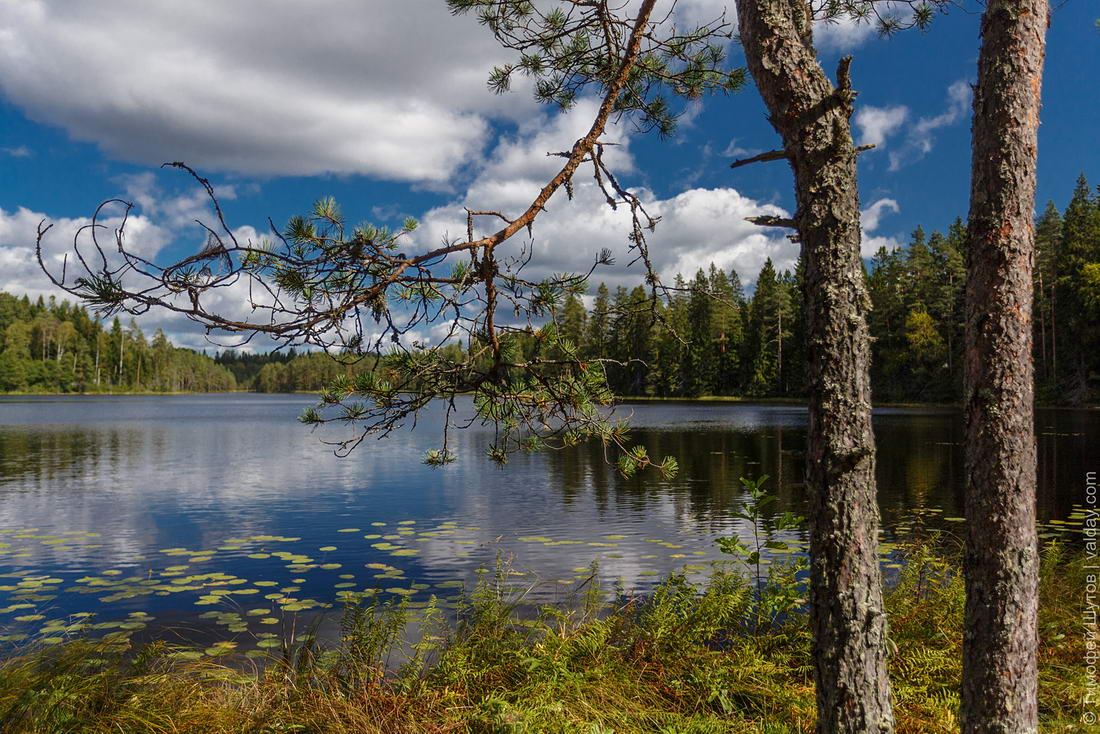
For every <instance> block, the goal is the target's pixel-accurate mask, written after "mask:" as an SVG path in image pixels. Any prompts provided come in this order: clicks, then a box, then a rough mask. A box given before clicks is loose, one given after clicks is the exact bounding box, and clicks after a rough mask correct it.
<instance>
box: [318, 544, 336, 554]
mask: <svg viewBox="0 0 1100 734" xmlns="http://www.w3.org/2000/svg"><path fill="white" fill-rule="evenodd" d="M317 550H322V551H325V552H326V553H327V552H329V551H334V550H336V546H334V545H323V546H321V547H320V548H318V549H317Z"/></svg>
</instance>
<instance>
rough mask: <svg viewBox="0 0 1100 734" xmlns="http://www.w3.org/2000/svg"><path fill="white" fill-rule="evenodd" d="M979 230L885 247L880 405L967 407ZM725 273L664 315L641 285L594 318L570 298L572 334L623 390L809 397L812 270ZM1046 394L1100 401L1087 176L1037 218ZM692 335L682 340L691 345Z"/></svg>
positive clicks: (879, 295) (1096, 272)
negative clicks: (972, 256) (965, 379)
mask: <svg viewBox="0 0 1100 734" xmlns="http://www.w3.org/2000/svg"><path fill="white" fill-rule="evenodd" d="M965 242H966V225H965V223H964V222H963V221H962V220H961V219H956V220H955V221H954V222H953V223H952V224H951V225H950V226H949V227H948V228H947V230H946V231H945V232H931V233H928V232H926V231H925V230H923V229H922V228H919V227H918V228H917V229H916V231H914V232H913V233H912V235H911V236H910V240H909V242H908V244H907V246H905V247H903V248H900V249H897V250H894V251H887V250H886V249H885V248H880V249H879V251H878V252H876V253H875V254H874V256H873V257H872V258H871V260H870V264H869V267H868V269H867V283H868V290H869V293H870V297H871V302H872V307H871V312H870V330H871V338H872V349H873V360H872V362H871V379H872V386H873V394H874V396H875V400H876V401H882V402H957V401H958V400H960V399H961V396H962V370H963V360H962V353H963V328H964V325H965V324H964V295H965V271H966V248H965ZM741 283H742V281H741V277H740V275H739V274H738V273H737V272H733V271H731V272H729V273H727V272H723V271H722V270H719V269H717V268H715V267H714V266H713V265H711V266H710V268H709V269H707V270H699V271H698V272H697V273H696V274H695V276H694V277H693V278H692V279H691V280H690V281H683V280H677V281H676V282H675V283H674V284H673V287H672V288H671V289H670V291H671V292H672V293H673V298H672V299H671V303H670V304H668V305H667V306H665V305H659V310H658V313H657V314H656V318H655V316H654V312H653V309H652V308H651V306H650V299H649V293H648V291H647V290H646V289H645V288H644V287H643V286H641V285H638V286H637V287H635V288H633V289H628V288H625V287H620V288H618V289H616V291H615V292H614V293H612V292H609V290H608V289H607V288H606V287H605V286H603V285H601V286H600V287H599V289H598V290H597V292H596V295H595V299H594V302H593V304H592V307H591V308H590V309H585V307H584V305H583V302H582V300H581V299H580V298H578V297H576V296H571V297H569V298H568V299H567V300H566V302H565V304H564V307H563V308H561V309H560V310H559V313H558V314H557V317H558V324H559V328H561V329H562V330H563V332H564V334H565V336H566V337H567V338H569V339H570V340H571V341H572V342H574V343H575V344H577V345H579V348H580V351H581V354H582V355H584V356H587V357H589V358H596V357H608V358H611V359H613V360H617V361H621V362H624V363H626V364H624V365H623V366H619V365H614V364H612V365H610V366H609V367H608V378H609V381H610V383H611V388H612V390H613V391H614V392H615V393H616V394H620V395H633V396H654V397H699V396H705V395H730V396H744V397H787V398H800V397H803V396H804V390H805V387H804V379H803V365H804V364H805V350H806V345H805V338H804V334H803V317H802V313H801V303H802V298H801V292H800V289H801V273H800V268H798V267H796V268H795V269H794V271H793V272H792V271H783V272H777V271H776V269H775V267H774V266H773V264H772V263H771V261H770V260H769V261H768V262H766V263H765V264H764V267H763V268H762V269H761V271H760V273H759V275H758V277H757V280H756V288H755V291H754V292H753V293H752V294H751V295H747V294H746V293H745V291H744V289H743V288H742V284H741ZM1034 296H1035V320H1034V321H1035V335H1034V344H1035V350H1034V354H1035V368H1036V395H1037V396H1038V398H1039V400H1040V401H1041V402H1044V403H1053V404H1081V403H1084V402H1090V401H1095V400H1096V399H1097V396H1098V394H1100V193H1098V192H1097V191H1094V190H1092V189H1090V187H1089V184H1088V182H1087V181H1086V180H1085V177H1084V176H1081V177H1080V178H1079V179H1078V181H1077V186H1076V188H1075V190H1074V193H1073V197H1072V199H1071V200H1070V202H1069V203H1068V205H1067V206H1066V207H1065V209H1064V210H1062V211H1059V210H1058V208H1057V207H1056V206H1055V205H1054V203H1053V202H1048V203H1047V205H1046V208H1045V209H1044V211H1043V212H1042V214H1041V215H1039V217H1037V219H1036V267H1035V292H1034ZM678 336H679V337H683V338H678Z"/></svg>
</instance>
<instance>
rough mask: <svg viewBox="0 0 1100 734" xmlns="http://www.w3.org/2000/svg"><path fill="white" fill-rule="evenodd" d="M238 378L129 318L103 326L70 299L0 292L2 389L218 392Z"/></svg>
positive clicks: (0, 373) (228, 386)
mask: <svg viewBox="0 0 1100 734" xmlns="http://www.w3.org/2000/svg"><path fill="white" fill-rule="evenodd" d="M235 387H236V381H235V380H234V379H233V375H232V373H230V372H229V371H228V370H227V369H225V368H224V367H222V366H220V365H218V364H216V363H215V362H214V361H213V360H212V359H210V358H209V357H206V356H205V355H202V354H199V353H198V352H195V351H192V350H190V349H182V348H180V347H176V346H173V345H172V344H171V342H169V341H168V338H167V337H166V336H165V335H164V333H163V332H162V331H161V330H159V329H158V330H157V331H156V333H155V334H154V335H153V338H152V339H151V340H150V339H147V338H146V337H145V335H144V334H143V333H142V331H141V329H139V328H138V327H137V325H136V324H135V323H134V322H133V321H132V320H131V322H130V323H129V325H127V326H123V324H122V323H121V322H120V321H119V320H118V319H117V318H116V319H114V320H113V321H112V322H111V323H110V325H109V326H107V327H106V328H105V327H104V325H103V324H101V323H100V322H98V321H96V320H95V319H93V318H92V317H91V316H90V315H89V314H88V312H87V311H85V310H84V309H82V308H80V307H77V306H73V305H71V304H70V303H69V302H68V301H62V302H60V303H57V302H56V301H55V300H54V299H53V298H51V299H50V300H49V301H48V302H46V301H44V300H43V299H41V298H39V299H38V300H37V301H35V302H32V301H31V300H30V299H28V298H27V297H26V296H24V297H22V298H18V297H16V296H13V295H10V294H7V293H0V392H128V391H134V392H143V391H150V392H215V391H222V390H232V389H234V388H235Z"/></svg>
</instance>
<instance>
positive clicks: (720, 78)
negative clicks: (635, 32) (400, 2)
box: [447, 0, 746, 135]
mask: <svg viewBox="0 0 1100 734" xmlns="http://www.w3.org/2000/svg"><path fill="white" fill-rule="evenodd" d="M447 5H448V6H449V7H450V9H451V12H452V13H455V14H464V13H471V12H472V13H475V14H476V16H477V19H478V22H479V23H481V24H482V25H484V26H486V27H487V28H488V29H489V30H490V31H491V32H492V33H493V35H494V36H496V38H497V41H499V42H500V44H501V45H502V46H504V47H505V48H507V49H511V50H513V51H516V52H518V53H519V58H518V60H516V61H513V62H511V63H508V64H504V65H502V66H497V67H495V68H494V69H493V70H492V72H491V73H490V75H489V80H488V85H489V88H490V89H491V90H493V91H494V92H496V93H497V94H503V93H505V92H507V91H509V90H510V89H511V86H512V80H513V79H514V78H515V77H516V76H517V75H519V76H523V77H527V78H530V79H533V80H534V95H535V99H536V100H538V101H539V102H541V103H543V104H552V105H556V106H557V107H559V108H561V109H568V108H569V107H571V106H572V105H573V104H574V103H575V102H576V100H577V99H578V98H579V97H580V96H581V95H582V94H583V93H585V92H586V91H589V90H591V91H593V92H594V93H596V94H597V95H600V96H602V95H604V94H606V93H607V91H608V90H609V85H610V83H611V81H612V80H613V79H614V78H615V76H616V75H617V74H618V72H619V70H620V68H621V67H622V49H623V47H624V46H625V45H626V41H627V40H628V39H629V37H630V34H631V31H632V29H633V25H634V22H635V21H634V19H633V18H631V17H629V16H625V15H621V14H620V13H619V12H618V11H619V10H621V8H620V7H618V6H616V5H615V4H613V3H607V2H602V1H601V2H592V3H573V2H566V3H551V4H542V3H532V2H528V1H527V0H447ZM731 37H732V27H731V26H730V24H729V23H728V22H727V21H726V19H725V18H724V17H720V18H718V19H717V20H715V21H714V22H712V23H709V24H706V25H702V26H696V27H689V28H682V27H678V26H677V25H676V24H675V22H674V17H673V16H672V14H669V15H668V16H667V17H661V18H659V19H651V20H650V21H649V22H648V23H647V24H646V26H645V28H644V33H643V35H642V36H641V43H642V46H641V49H640V53H639V57H638V61H637V63H635V64H634V65H633V67H632V68H631V69H630V72H629V75H628V77H627V81H626V85H625V86H624V88H623V89H622V91H621V92H620V93H619V95H618V97H617V98H616V100H615V105H614V111H615V112H616V113H619V114H624V113H625V114H629V115H631V116H634V117H635V118H636V119H637V120H638V123H639V125H640V126H641V127H643V128H645V129H651V128H655V129H656V130H657V131H658V132H659V133H660V134H661V135H671V134H672V133H673V132H674V131H675V127H676V119H677V117H679V116H680V114H682V111H678V110H677V109H675V106H674V105H673V104H672V103H670V101H669V99H668V97H667V95H668V94H671V95H672V96H673V97H678V98H685V99H695V98H697V97H699V96H701V95H703V94H706V93H708V92H713V91H720V92H724V93H728V92H733V91H736V90H738V89H740V88H741V87H742V86H744V84H745V81H746V75H745V70H744V69H743V68H740V67H732V66H729V65H728V59H727V54H726V46H727V43H725V42H724V41H726V40H727V39H729V38H731Z"/></svg>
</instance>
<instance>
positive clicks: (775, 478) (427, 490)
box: [0, 394, 1100, 644]
mask: <svg viewBox="0 0 1100 734" xmlns="http://www.w3.org/2000/svg"><path fill="white" fill-rule="evenodd" d="M314 402H315V400H314V398H313V397H312V396H301V395H258V394H217V395H187V396H103V397H93V396H80V397H77V396H72V397H69V396H49V397H2V398H0V493H2V495H3V503H2V505H0V632H2V634H0V637H2V638H3V639H6V640H8V641H9V642H13V641H15V642H17V641H20V640H22V639H24V637H23V636H24V635H27V634H30V635H45V638H46V639H47V640H51V641H55V640H59V639H61V637H62V636H63V634H64V633H65V632H66V630H68V631H73V630H75V629H77V627H79V626H80V625H81V624H82V623H85V622H89V621H90V622H94V623H95V624H96V625H98V628H99V629H102V630H110V631H111V633H112V634H116V635H117V634H121V635H125V634H129V633H130V632H133V631H137V630H141V629H146V628H148V629H152V627H153V625H156V626H158V627H161V628H162V627H163V626H168V627H173V628H179V629H188V630H207V629H208V628H210V627H211V626H212V625H213V626H215V627H216V626H217V625H220V626H221V627H223V628H226V629H225V630H223V632H224V631H226V630H227V631H228V633H229V634H234V635H244V636H248V637H249V639H257V640H260V641H263V640H265V639H273V638H274V637H275V632H272V630H275V631H278V630H279V629H281V627H280V626H281V625H283V624H285V623H286V622H287V620H288V619H289V618H291V617H293V616H294V615H296V614H312V613H316V612H317V611H319V610H324V609H326V608H329V607H328V605H333V606H334V607H338V606H339V605H340V604H341V603H342V602H344V601H349V600H353V599H356V598H360V597H362V596H376V597H393V598H397V597H401V596H404V597H407V598H409V599H410V600H411V601H412V602H413V603H414V604H415V603H423V602H424V601H425V600H426V599H427V598H429V596H430V595H432V594H436V595H439V596H441V597H447V596H450V595H453V594H454V593H456V592H457V591H459V590H460V589H461V587H463V586H465V587H466V588H469V586H470V584H471V582H472V581H473V580H474V579H475V578H477V576H478V574H479V572H478V569H484V568H490V567H492V566H493V565H494V564H495V563H496V561H497V559H498V558H503V559H505V560H506V561H507V563H508V564H509V567H510V568H511V569H512V572H513V573H514V574H515V577H516V578H517V580H518V582H521V583H523V584H527V585H528V586H529V587H530V591H529V592H528V599H530V600H533V601H557V600H561V599H562V598H564V597H566V596H568V594H569V591H570V590H571V589H573V588H576V587H577V586H580V585H583V584H584V583H585V579H587V578H588V577H589V575H590V573H591V572H590V571H589V566H590V564H592V563H593V562H596V563H598V567H599V573H600V577H601V579H602V580H603V581H604V583H605V584H607V585H608V588H612V587H613V586H614V585H615V584H618V585H620V586H621V588H622V589H625V590H643V591H644V590H645V589H647V588H649V587H651V586H652V585H653V584H654V583H655V582H656V581H658V580H659V579H660V578H662V577H664V576H666V575H667V574H669V573H671V572H674V571H682V572H686V573H687V574H688V576H689V577H693V578H702V577H704V576H705V575H706V573H707V572H708V571H709V568H710V566H709V564H710V563H711V562H712V561H715V560H718V559H721V558H728V557H723V556H722V555H721V554H720V553H718V552H717V549H716V545H715V543H714V539H715V538H716V537H718V536H721V535H732V534H739V535H742V536H745V537H748V535H749V534H750V533H749V531H750V528H749V527H747V526H746V523H745V522H744V521H741V520H738V519H736V518H734V517H733V516H732V515H731V511H732V510H734V509H735V508H736V507H738V505H739V503H740V501H741V498H742V495H743V492H742V488H741V485H740V483H739V477H741V476H747V477H755V476H759V475H761V474H768V475H769V476H770V477H771V479H770V480H769V482H768V485H767V486H769V487H770V488H771V489H772V490H773V491H774V492H776V493H777V494H778V497H779V499H778V501H777V502H776V503H775V505H773V506H772V507H771V508H769V510H774V511H778V512H782V511H784V510H787V509H791V510H794V511H796V512H802V511H804V508H805V498H804V487H803V484H802V478H803V458H804V457H803V451H802V449H803V444H804V440H805V430H806V410H805V408H804V407H800V406H791V405H758V404H749V403H717V402H715V403H672V402H661V403H643V404H634V405H626V406H622V407H620V409H619V411H620V414H624V415H625V414H630V413H633V417H632V422H633V424H634V426H635V427H636V428H635V432H634V435H635V438H636V440H638V441H640V442H641V443H644V444H645V445H646V446H647V447H648V449H649V451H650V455H651V456H654V457H661V456H664V455H669V454H671V455H673V456H675V457H676V458H677V459H678V461H679V464H680V472H679V474H678V476H676V477H675V478H674V479H670V480H661V479H659V478H657V477H656V476H655V475H653V474H652V473H642V474H641V475H639V476H637V477H635V478H632V479H623V478H621V477H619V476H617V475H616V473H615V472H614V470H613V469H612V468H611V467H609V466H608V464H607V463H606V461H605V459H604V456H603V452H602V449H601V448H600V446H599V445H596V444H588V445H585V446H581V447H577V448H574V449H569V450H564V451H550V452H544V453H536V454H525V455H518V456H513V457H511V459H510V461H509V462H508V464H507V466H505V467H504V468H498V467H497V466H495V465H494V464H493V463H492V462H490V461H489V460H487V459H486V458H485V449H486V447H487V446H488V444H489V443H490V440H491V436H492V434H491V430H490V429H488V428H477V427H474V428H471V429H468V430H465V431H459V432H456V433H454V434H453V443H452V450H453V451H454V453H455V454H456V456H457V457H458V461H457V462H455V463H454V464H451V465H448V466H445V467H442V468H433V467H428V466H426V465H424V464H423V463H422V458H423V454H424V451H425V450H427V449H429V448H435V447H437V445H438V440H439V435H440V434H439V427H440V421H441V413H437V414H429V415H426V416H424V418H423V419H422V420H421V422H420V425H419V426H418V427H417V428H416V430H415V431H408V430H405V431H402V432H400V433H398V434H394V435H393V436H391V437H390V438H388V439H385V440H383V441H375V440H372V439H368V440H367V441H365V442H364V443H363V444H362V445H361V446H360V447H359V448H358V449H357V450H356V451H354V452H353V453H352V454H351V456H349V457H346V458H338V457H336V456H334V455H333V454H332V452H331V450H330V448H329V447H326V446H325V445H324V444H323V443H321V440H322V439H323V438H329V439H334V438H340V437H346V435H347V434H346V433H344V432H342V431H343V430H344V429H333V428H329V427H326V428H325V429H322V430H319V431H315V432H311V430H310V429H308V428H306V427H304V426H302V425H301V424H299V423H298V422H297V421H296V417H297V416H298V415H300V414H301V412H302V411H303V410H304V409H305V408H306V407H308V406H310V405H312V404H314ZM874 427H875V434H876V438H877V442H878V446H879V455H878V481H879V490H880V491H879V504H880V507H881V510H882V513H883V523H884V536H885V539H886V540H889V539H890V535H891V531H892V529H894V528H896V527H897V526H898V524H899V523H906V522H907V521H908V520H910V519H911V518H912V516H913V513H914V511H921V510H926V512H925V516H926V517H927V521H928V522H929V523H930V524H931V525H933V526H936V527H941V528H943V529H945V530H946V531H948V532H954V533H956V534H958V533H960V532H961V530H962V528H963V527H964V526H963V524H962V523H961V521H960V518H959V516H960V515H962V484H963V460H962V447H961V441H962V435H963V426H962V416H961V414H960V412H959V411H958V410H957V409H951V408H883V409H878V410H876V411H875V419H874ZM1037 428H1038V432H1039V515H1040V519H1041V520H1042V521H1044V523H1047V527H1046V528H1045V532H1047V533H1049V532H1053V531H1058V529H1059V528H1060V529H1064V530H1073V529H1074V526H1075V525H1076V526H1079V524H1080V523H1079V519H1075V517H1079V514H1080V509H1079V508H1080V505H1081V503H1083V502H1084V489H1083V483H1084V472H1085V471H1086V469H1090V470H1095V469H1096V451H1095V446H1096V443H1097V439H1098V438H1100V411H1095V410H1061V409H1042V410H1040V411H1038V417H1037ZM1089 462H1092V463H1091V465H1090V464H1089ZM1075 512H1077V513H1078V514H1077V516H1075V515H1074V513H1075ZM1067 522H1068V524H1066V523H1067ZM1070 537H1073V536H1072V535H1071V536H1070ZM791 539H792V540H796V541H797V540H799V538H797V537H792V538H791ZM521 574H522V575H521ZM91 615H94V616H91ZM270 644H274V643H270Z"/></svg>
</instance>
